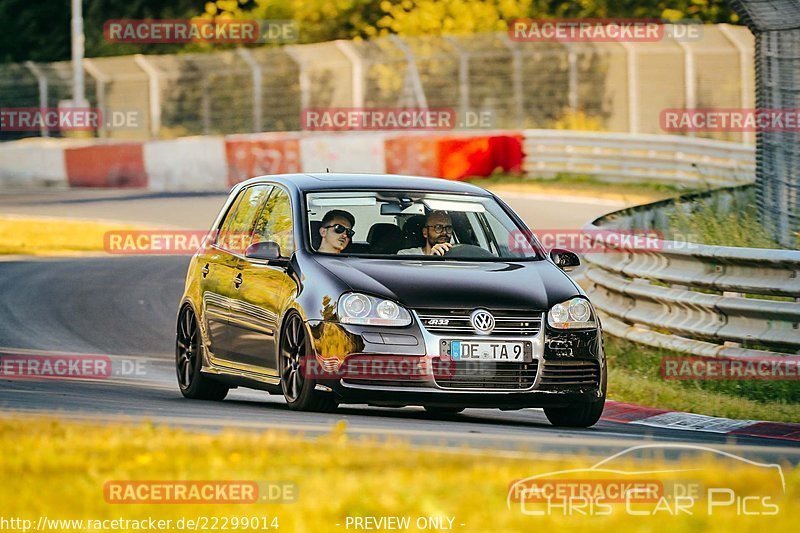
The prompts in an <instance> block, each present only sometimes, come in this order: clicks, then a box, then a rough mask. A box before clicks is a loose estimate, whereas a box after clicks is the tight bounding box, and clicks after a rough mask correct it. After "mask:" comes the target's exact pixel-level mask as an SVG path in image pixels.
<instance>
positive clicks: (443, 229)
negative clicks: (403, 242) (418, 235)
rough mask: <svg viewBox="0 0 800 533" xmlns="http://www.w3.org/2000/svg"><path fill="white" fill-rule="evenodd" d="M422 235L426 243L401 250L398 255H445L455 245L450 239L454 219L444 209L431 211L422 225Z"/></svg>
mask: <svg viewBox="0 0 800 533" xmlns="http://www.w3.org/2000/svg"><path fill="white" fill-rule="evenodd" d="M422 236H423V237H424V238H425V245H424V246H418V247H417V248H405V249H403V250H399V251H398V252H397V255H444V254H445V253H447V252H448V251H449V250H450V249H451V248H452V247H453V245H452V244H451V243H450V239H451V238H452V236H453V221H452V219H451V218H450V215H448V214H447V213H445V212H444V211H431V212H430V213H428V215H427V216H426V217H425V224H424V225H423V226H422Z"/></svg>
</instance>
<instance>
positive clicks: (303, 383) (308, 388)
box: [278, 313, 339, 413]
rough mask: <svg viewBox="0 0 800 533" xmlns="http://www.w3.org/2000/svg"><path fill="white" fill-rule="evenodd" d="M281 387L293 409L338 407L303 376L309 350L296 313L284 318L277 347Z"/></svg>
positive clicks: (329, 409)
mask: <svg viewBox="0 0 800 533" xmlns="http://www.w3.org/2000/svg"><path fill="white" fill-rule="evenodd" d="M278 349H279V357H280V362H279V367H280V368H279V370H280V375H281V390H282V391H283V397H284V398H286V404H287V405H288V406H289V409H292V410H293V411H317V412H322V413H330V412H332V411H334V410H336V408H337V407H338V406H339V404H338V403H337V402H336V400H335V399H334V398H333V396H332V395H331V394H330V393H323V392H320V391H318V390H316V386H317V383H316V381H315V380H314V379H312V378H310V377H308V376H307V375H306V376H304V375H303V363H304V362H305V358H306V357H307V355H308V353H309V352H310V350H309V341H308V336H307V335H306V329H305V326H304V325H303V320H302V319H301V318H300V316H299V315H297V314H294V313H292V314H291V315H289V316H288V317H287V318H286V321H285V323H284V327H283V331H282V333H281V341H280V346H279V348H278Z"/></svg>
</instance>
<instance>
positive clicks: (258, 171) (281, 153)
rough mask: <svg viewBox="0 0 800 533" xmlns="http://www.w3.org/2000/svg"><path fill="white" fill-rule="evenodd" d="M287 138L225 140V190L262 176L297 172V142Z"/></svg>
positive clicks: (298, 164)
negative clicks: (226, 183)
mask: <svg viewBox="0 0 800 533" xmlns="http://www.w3.org/2000/svg"><path fill="white" fill-rule="evenodd" d="M289 135H291V134H285V133H284V134H276V135H269V134H268V135H259V136H242V137H228V138H226V139H225V156H226V157H227V160H228V186H233V185H236V184H237V183H239V182H242V181H244V180H247V179H250V178H252V177H255V176H261V175H264V174H287V173H292V172H300V171H301V170H302V169H301V168H300V141H299V139H298V138H297V137H290V136H289Z"/></svg>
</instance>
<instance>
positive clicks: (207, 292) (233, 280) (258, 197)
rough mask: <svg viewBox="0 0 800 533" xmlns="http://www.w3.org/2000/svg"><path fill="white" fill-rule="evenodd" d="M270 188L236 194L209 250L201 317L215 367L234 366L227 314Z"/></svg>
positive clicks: (233, 300)
mask: <svg viewBox="0 0 800 533" xmlns="http://www.w3.org/2000/svg"><path fill="white" fill-rule="evenodd" d="M270 189H271V187H270V186H268V185H254V186H251V187H247V188H245V189H242V190H241V191H240V192H239V195H238V197H237V199H236V200H235V201H234V204H233V206H232V207H231V209H230V210H229V211H228V214H227V215H226V216H225V219H224V221H223V223H222V224H221V225H220V228H221V229H220V230H219V232H218V235H217V238H216V240H215V242H214V243H213V244H212V246H211V247H210V253H209V254H208V257H207V258H203V260H204V261H205V263H204V264H203V265H202V266H201V269H202V272H203V274H204V275H205V278H204V280H203V281H202V282H201V287H202V291H203V306H204V315H205V317H206V325H207V331H208V332H209V333H208V334H209V344H210V346H209V349H210V350H211V358H212V360H213V361H214V362H215V363H217V364H223V365H224V364H225V363H226V362H235V361H236V357H235V354H234V350H233V348H232V337H231V330H230V312H231V307H232V305H233V303H234V302H235V301H236V299H237V298H238V287H237V285H238V283H239V281H238V279H237V275H238V273H239V270H238V269H237V267H238V264H239V260H240V257H241V256H242V255H243V254H244V249H245V248H246V247H247V245H248V244H249V243H247V242H246V241H247V240H248V239H249V236H250V234H251V232H252V227H253V224H254V223H255V218H256V216H257V215H258V213H259V211H260V208H261V207H262V205H263V202H264V200H265V199H266V198H267V196H268V194H269V191H270Z"/></svg>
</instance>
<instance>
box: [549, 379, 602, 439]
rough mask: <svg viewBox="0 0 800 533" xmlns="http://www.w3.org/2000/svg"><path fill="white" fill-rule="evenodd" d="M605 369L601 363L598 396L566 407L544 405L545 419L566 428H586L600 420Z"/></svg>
mask: <svg viewBox="0 0 800 533" xmlns="http://www.w3.org/2000/svg"><path fill="white" fill-rule="evenodd" d="M607 370H608V369H607V367H606V364H605V363H603V377H602V382H601V384H600V390H601V392H602V395H601V396H600V398H598V399H596V400H591V401H587V402H581V403H578V404H573V405H570V406H568V407H545V408H544V414H545V416H546V417H547V420H549V421H550V423H551V424H553V425H554V426H559V427H567V428H588V427H591V426H593V425H595V424H596V423H597V421H598V420H600V417H601V416H602V414H603V408H604V407H605V403H606V383H607Z"/></svg>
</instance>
